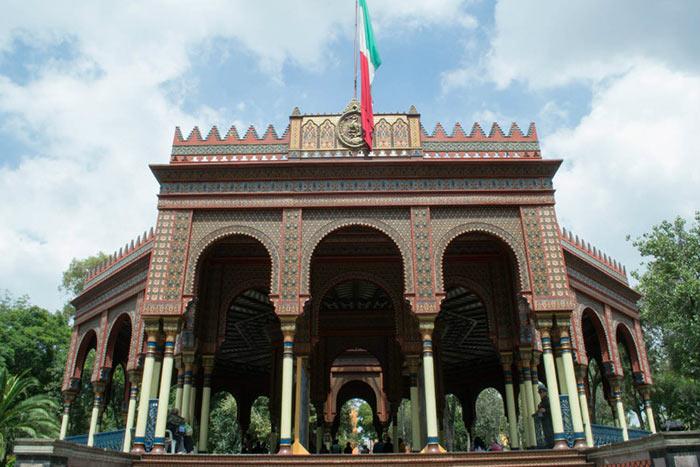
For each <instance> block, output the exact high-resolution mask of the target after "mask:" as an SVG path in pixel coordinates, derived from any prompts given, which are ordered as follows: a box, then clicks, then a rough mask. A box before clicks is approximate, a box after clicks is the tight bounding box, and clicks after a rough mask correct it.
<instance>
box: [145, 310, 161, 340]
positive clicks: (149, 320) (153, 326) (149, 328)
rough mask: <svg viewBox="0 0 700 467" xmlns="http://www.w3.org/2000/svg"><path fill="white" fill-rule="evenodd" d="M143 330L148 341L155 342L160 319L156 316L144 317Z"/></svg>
mask: <svg viewBox="0 0 700 467" xmlns="http://www.w3.org/2000/svg"><path fill="white" fill-rule="evenodd" d="M143 328H144V331H146V334H147V335H148V339H149V340H155V339H156V338H157V337H158V333H159V332H160V319H159V318H158V317H157V316H144V317H143Z"/></svg>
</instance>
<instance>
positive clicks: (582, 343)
mask: <svg viewBox="0 0 700 467" xmlns="http://www.w3.org/2000/svg"><path fill="white" fill-rule="evenodd" d="M358 121H359V103H358V102H357V101H356V100H354V99H353V100H352V101H351V102H350V103H349V104H348V106H347V107H346V108H345V110H344V111H343V112H342V113H340V114H330V115H317V114H314V115H310V114H309V115H305V114H302V113H301V112H300V111H299V110H298V109H295V110H294V112H293V113H292V115H291V116H290V118H289V126H288V127H287V129H286V130H285V131H284V133H283V134H282V135H281V136H280V135H278V134H277V133H276V132H275V130H274V128H273V127H269V128H268V129H267V131H266V132H265V134H264V135H263V136H262V137H261V136H259V134H258V133H257V132H256V131H255V129H254V128H252V127H251V128H250V129H249V130H248V131H247V132H246V133H245V135H244V136H243V137H242V138H241V137H240V136H239V134H238V132H237V131H236V128H233V127H232V128H231V129H230V130H229V131H228V132H227V133H226V134H225V135H223V137H222V134H221V133H220V132H219V130H218V129H217V128H216V127H214V128H212V129H211V131H210V132H209V133H208V134H207V135H206V136H205V137H204V136H203V135H202V134H201V133H200V131H199V130H198V129H197V128H195V129H194V130H193V131H192V132H191V133H190V134H189V136H188V137H187V138H183V135H182V134H181V132H180V130H179V129H177V130H176V131H175V137H174V141H173V146H172V154H171V157H170V163H169V164H167V165H151V170H152V172H153V174H154V175H155V177H156V179H157V180H158V183H159V184H160V192H159V193H158V221H157V226H156V228H155V230H151V232H150V233H145V234H144V235H143V236H139V237H138V238H137V239H136V240H134V241H131V242H130V243H128V244H127V245H126V246H125V247H123V248H121V249H120V250H119V251H118V252H117V253H115V254H114V255H112V256H110V258H109V259H108V260H107V261H106V262H105V263H104V264H102V265H101V266H100V267H99V268H98V269H96V270H94V271H92V272H90V273H89V275H88V276H87V278H86V280H85V288H84V290H83V292H82V293H81V294H80V295H79V296H78V297H76V298H75V299H74V300H73V302H72V303H73V305H74V306H75V307H76V309H77V312H76V315H75V324H74V329H73V335H72V340H71V345H70V354H69V357H68V364H67V368H66V373H65V378H64V382H63V392H64V394H65V408H64V413H63V421H62V428H61V438H65V437H66V435H67V430H68V427H69V424H70V417H71V402H72V400H73V399H74V397H75V395H76V393H77V391H78V390H79V389H80V381H81V377H82V372H83V367H84V363H85V360H86V355H87V354H88V352H89V351H91V350H92V349H94V350H95V355H96V357H95V367H94V371H93V372H92V375H91V376H90V378H91V381H92V387H93V389H94V407H93V410H92V419H91V423H90V431H89V434H88V435H87V438H86V443H87V444H88V445H90V446H92V445H98V441H99V438H100V435H101V433H100V429H99V428H100V418H101V413H102V411H103V410H104V403H103V401H104V400H105V399H106V395H107V394H109V392H110V385H111V375H112V374H113V370H114V369H115V368H116V367H117V366H119V365H121V366H122V367H123V368H124V369H125V371H126V375H127V378H126V379H127V383H126V385H127V388H126V391H125V394H124V404H123V406H124V408H125V410H124V411H125V419H126V422H125V426H126V429H125V430H123V431H121V432H120V437H121V438H123V439H120V445H121V446H122V449H123V450H124V451H125V452H137V453H140V452H144V451H150V452H151V453H162V452H164V449H166V446H164V444H165V443H167V437H166V418H167V415H168V412H169V410H170V408H171V407H173V406H174V407H177V408H178V409H179V412H180V413H181V414H182V415H183V416H184V418H185V419H186V420H187V421H188V422H189V423H190V424H192V425H193V426H194V427H195V433H196V437H195V439H194V442H195V444H196V448H197V450H198V452H200V453H206V452H207V450H208V432H209V412H210V408H211V398H212V394H213V393H216V392H218V391H228V392H229V393H230V394H232V395H233V396H234V397H235V399H236V401H237V405H238V417H239V420H238V422H239V423H240V426H241V429H242V430H243V432H246V430H247V429H248V427H249V425H250V413H251V406H252V404H253V402H254V401H255V399H256V398H258V397H259V396H266V397H268V398H269V401H270V413H271V425H272V431H273V434H272V435H271V438H274V439H273V440H271V442H270V445H271V446H272V449H273V451H275V452H279V453H294V454H297V453H306V452H307V451H313V452H317V451H318V449H319V447H320V446H321V443H324V442H327V441H328V438H329V436H331V435H333V434H334V433H335V431H336V430H337V429H338V420H339V416H340V415H339V414H340V408H341V407H342V405H343V404H344V403H345V402H346V401H348V400H350V399H352V398H356V397H358V398H362V399H364V400H365V401H367V402H368V403H369V405H370V406H371V408H372V411H373V420H374V424H375V427H376V429H377V432H378V433H388V434H389V435H390V436H392V437H393V438H394V439H396V438H397V436H396V427H397V411H398V408H399V405H400V404H401V401H402V400H403V399H409V400H410V401H411V408H412V430H411V433H412V439H410V440H407V444H409V445H410V447H411V450H412V451H416V452H417V451H423V452H427V453H430V452H439V451H441V450H442V449H441V446H440V434H441V429H442V428H441V425H442V422H441V420H442V412H443V410H444V406H445V395H446V394H453V395H454V396H456V397H457V398H458V399H459V401H460V402H461V404H462V407H463V418H464V421H465V423H466V426H467V427H470V426H472V425H473V423H474V420H475V417H476V416H477V415H478V414H476V413H475V400H476V398H477V396H478V395H479V393H480V392H481V391H482V390H483V389H484V388H489V387H492V388H495V389H497V390H498V391H499V392H500V393H501V395H502V396H503V400H504V401H505V404H504V406H505V414H506V416H507V419H508V422H509V444H510V446H511V447H512V448H520V449H526V448H532V447H536V446H538V445H540V444H538V433H539V431H538V428H537V427H536V426H535V422H534V418H533V417H532V414H533V413H534V412H535V410H536V408H537V406H538V404H539V402H540V396H539V395H538V384H540V383H539V382H540V381H541V382H542V383H543V384H545V385H546V387H547V388H548V390H549V393H548V395H549V400H550V409H551V410H550V414H551V426H552V427H553V434H554V447H555V448H562V449H566V448H568V447H569V446H573V447H585V446H586V445H587V446H593V445H594V444H595V443H596V441H595V439H594V435H595V434H594V430H595V426H592V424H591V420H590V418H591V417H590V416H589V412H590V411H589V401H590V398H591V393H590V388H589V384H588V380H587V378H586V377H585V375H586V372H587V365H588V364H589V362H592V361H594V360H595V361H596V363H597V364H598V365H599V367H600V368H601V369H602V371H603V374H604V382H603V384H604V387H605V397H606V398H607V400H608V402H609V403H610V407H611V409H612V411H613V413H614V417H615V419H616V420H617V422H616V425H617V426H616V427H610V428H612V429H615V430H617V432H618V433H619V434H620V436H621V437H622V438H624V439H625V440H626V439H628V437H630V436H631V435H630V432H631V431H632V430H629V431H628V429H627V427H626V417H625V408H624V407H623V403H622V398H621V389H620V387H621V380H622V378H623V368H628V369H629V368H631V369H632V372H633V377H634V384H635V386H636V389H637V390H638V391H639V393H640V395H641V397H642V399H643V401H644V406H645V412H646V413H645V416H644V417H643V418H644V419H645V420H646V423H647V428H648V430H650V431H652V432H655V431H656V430H655V428H654V421H653V420H654V418H653V416H652V413H651V406H650V403H649V390H650V385H651V383H652V380H651V375H650V372H649V364H648V362H647V357H646V353H645V349H644V341H643V337H642V328H641V327H640V322H639V313H638V310H637V306H636V302H637V301H638V300H639V298H640V295H639V294H638V293H637V292H635V291H634V290H633V289H632V288H631V287H630V286H629V283H628V279H627V274H626V270H625V268H623V267H622V266H621V265H620V264H619V263H617V262H616V261H615V260H613V259H611V258H610V257H609V256H607V255H606V254H604V253H602V252H601V251H599V250H597V249H596V248H592V247H591V246H590V244H588V243H586V242H584V241H583V240H581V239H579V238H578V237H577V236H574V235H572V234H571V233H569V232H566V231H565V230H561V229H560V227H559V224H558V222H557V217H556V211H555V207H554V205H555V197H554V186H553V182H552V180H553V177H554V175H555V173H556V172H557V169H558V168H559V166H560V165H561V163H562V161H561V160H557V159H543V158H542V155H541V152H540V146H539V142H538V139H537V132H536V130H535V126H534V124H531V125H530V127H529V128H528V129H527V132H525V133H523V132H522V131H521V130H520V129H519V128H518V127H517V126H516V125H515V124H513V125H512V126H511V127H510V129H509V130H508V132H504V131H502V130H501V128H499V126H498V125H496V124H494V125H493V126H492V127H491V129H490V131H489V132H488V133H485V132H484V131H483V130H482V129H481V128H480V127H479V125H478V124H475V125H474V126H473V128H472V129H471V131H470V132H465V131H464V129H463V128H462V127H461V126H459V125H456V126H455V128H454V130H453V131H452V132H451V133H449V134H448V133H446V132H445V131H444V129H443V128H442V127H441V126H440V125H439V124H438V126H437V127H436V129H435V130H434V131H433V132H432V133H428V132H426V130H425V129H424V128H423V126H422V125H421V121H420V115H419V113H418V112H417V111H416V109H415V108H414V107H411V108H410V110H409V111H408V112H407V113H393V114H376V115H375V116H374V121H375V134H374V140H373V142H374V144H373V149H372V152H367V148H366V146H364V141H363V139H362V129H361V127H359V123H358ZM621 347H624V348H625V349H626V352H620V351H619V349H620V348H621ZM622 357H624V358H625V359H627V358H628V359H629V360H630V362H623V361H621V360H622ZM623 363H624V365H623ZM173 388H176V389H173ZM171 391H173V392H174V394H175V397H174V404H173V405H170V406H169V404H168V400H169V398H170V394H171ZM310 407H313V408H314V409H315V412H316V414H317V420H318V421H317V423H316V424H315V426H309V422H308V419H309V418H308V414H309V412H310ZM127 408H128V409H127ZM519 416H520V417H521V418H522V421H521V423H522V424H523V428H524V431H523V433H524V435H523V436H520V435H519V433H520V430H519V429H518V417H519ZM392 430H394V431H392ZM396 445H398V443H396Z"/></svg>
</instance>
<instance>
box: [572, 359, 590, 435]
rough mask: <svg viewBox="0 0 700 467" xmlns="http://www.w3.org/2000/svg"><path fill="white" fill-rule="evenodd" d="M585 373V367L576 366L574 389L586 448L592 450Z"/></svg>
mask: <svg viewBox="0 0 700 467" xmlns="http://www.w3.org/2000/svg"><path fill="white" fill-rule="evenodd" d="M586 373H588V367H587V366H586V365H576V389H577V391H578V402H579V405H580V406H581V417H582V418H583V432H584V434H585V435H586V446H588V447H589V448H592V447H593V444H594V441H593V429H592V428H591V415H590V414H589V413H588V398H587V397H586V384H585V378H586Z"/></svg>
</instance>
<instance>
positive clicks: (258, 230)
mask: <svg viewBox="0 0 700 467" xmlns="http://www.w3.org/2000/svg"><path fill="white" fill-rule="evenodd" d="M281 232H282V212H281V211H262V212H261V211H256V212H227V211H213V212H206V211H205V212H197V213H195V217H194V219H193V222H192V234H191V237H190V250H189V252H188V255H187V269H186V274H185V287H184V295H190V296H191V295H194V290H195V278H196V275H197V268H198V267H199V263H200V261H201V258H202V255H203V254H204V252H205V251H206V249H207V248H208V247H209V246H211V245H213V244H214V243H215V242H216V241H218V240H220V239H222V238H225V237H229V236H232V235H244V236H248V237H252V238H254V239H255V240H257V241H259V242H260V243H261V244H262V245H263V246H264V247H265V249H266V250H267V252H268V254H269V256H270V261H271V263H272V271H271V274H270V293H272V294H276V293H278V290H279V275H280V261H281V260H280V245H279V242H280V239H281V237H282V233H281Z"/></svg>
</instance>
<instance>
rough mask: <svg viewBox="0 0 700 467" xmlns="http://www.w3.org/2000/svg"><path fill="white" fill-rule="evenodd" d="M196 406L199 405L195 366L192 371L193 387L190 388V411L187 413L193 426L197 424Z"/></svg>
mask: <svg viewBox="0 0 700 467" xmlns="http://www.w3.org/2000/svg"><path fill="white" fill-rule="evenodd" d="M196 406H197V369H196V368H195V369H194V370H193V371H192V389H191V390H190V407H189V409H188V411H189V413H188V415H187V420H188V421H189V422H190V425H192V426H194V424H195V419H194V414H195V408H196Z"/></svg>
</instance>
